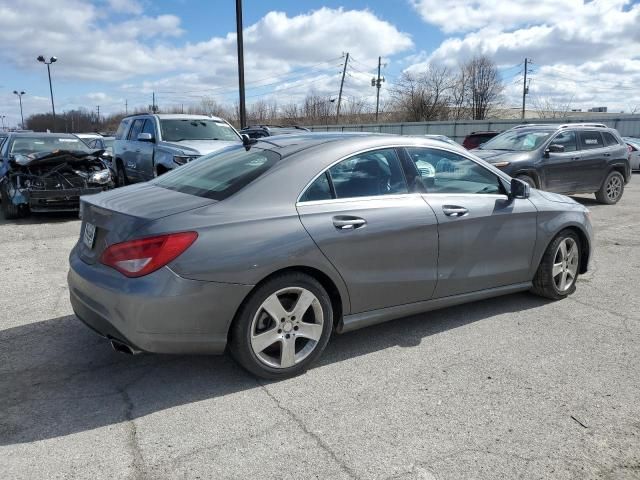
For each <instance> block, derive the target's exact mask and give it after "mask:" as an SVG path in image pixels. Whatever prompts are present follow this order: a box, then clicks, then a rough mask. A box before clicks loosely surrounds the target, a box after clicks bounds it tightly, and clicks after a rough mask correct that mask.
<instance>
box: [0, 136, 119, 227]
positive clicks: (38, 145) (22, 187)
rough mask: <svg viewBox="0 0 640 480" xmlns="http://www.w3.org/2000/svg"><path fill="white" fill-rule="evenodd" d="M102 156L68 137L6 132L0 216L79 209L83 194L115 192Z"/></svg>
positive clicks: (1, 154) (0, 166)
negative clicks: (7, 133) (104, 191)
mask: <svg viewBox="0 0 640 480" xmlns="http://www.w3.org/2000/svg"><path fill="white" fill-rule="evenodd" d="M101 153H102V150H93V149H90V148H89V147H88V146H87V145H86V144H85V143H84V142H82V141H81V140H80V139H79V138H77V137H76V136H75V135H71V134H59V133H12V134H10V135H9V137H8V138H7V139H6V140H5V141H4V142H3V143H2V148H1V150H0V159H1V162H2V163H1V164H0V196H1V199H2V212H3V214H4V217H5V218H6V219H13V218H18V217H21V216H24V215H27V214H29V212H54V211H55V212H73V211H77V210H78V209H79V206H80V196H81V195H90V194H92V193H98V192H101V191H103V190H107V189H109V188H113V186H114V182H113V178H112V174H111V171H110V170H109V168H108V166H107V165H106V164H105V163H104V161H103V160H102V159H101V158H100V155H101Z"/></svg>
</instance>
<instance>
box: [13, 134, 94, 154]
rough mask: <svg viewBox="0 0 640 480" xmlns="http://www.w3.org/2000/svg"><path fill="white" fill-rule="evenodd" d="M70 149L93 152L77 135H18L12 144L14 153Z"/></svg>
mask: <svg viewBox="0 0 640 480" xmlns="http://www.w3.org/2000/svg"><path fill="white" fill-rule="evenodd" d="M56 150H68V151H72V152H78V151H80V152H91V151H92V150H91V149H90V148H89V147H88V146H87V144H86V143H84V142H83V141H82V140H80V139H79V138H77V137H56V136H41V137H17V138H15V139H14V140H13V143H12V145H11V152H10V153H13V154H14V155H29V154H32V153H41V152H55V151H56Z"/></svg>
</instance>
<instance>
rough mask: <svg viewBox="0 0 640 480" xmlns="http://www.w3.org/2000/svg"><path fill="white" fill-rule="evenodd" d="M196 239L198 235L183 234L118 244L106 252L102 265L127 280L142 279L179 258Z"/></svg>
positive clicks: (194, 233) (101, 259)
mask: <svg viewBox="0 0 640 480" xmlns="http://www.w3.org/2000/svg"><path fill="white" fill-rule="evenodd" d="M196 238H198V234H197V233H196V232H180V233H170V234H168V235H159V236H157V237H146V238H140V239H137V240H130V241H128V242H122V243H115V244H113V245H111V246H110V247H108V248H107V249H106V250H105V251H104V252H103V253H102V256H101V257H100V262H101V263H103V264H105V265H107V266H108V267H111V268H115V269H116V270H118V271H119V272H120V273H122V274H123V275H126V276H127V277H142V276H144V275H148V274H150V273H151V272H155V271H156V270H158V269H159V268H162V267H164V266H165V265H166V264H167V263H169V262H171V261H172V260H175V259H176V258H178V256H180V255H181V254H182V253H183V252H184V251H185V250H186V249H187V248H189V247H190V246H191V244H192V243H193V242H195V241H196Z"/></svg>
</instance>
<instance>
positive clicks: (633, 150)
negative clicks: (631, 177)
mask: <svg viewBox="0 0 640 480" xmlns="http://www.w3.org/2000/svg"><path fill="white" fill-rule="evenodd" d="M623 140H624V141H625V143H626V144H627V146H628V148H629V165H630V166H631V170H640V138H634V137H624V138H623Z"/></svg>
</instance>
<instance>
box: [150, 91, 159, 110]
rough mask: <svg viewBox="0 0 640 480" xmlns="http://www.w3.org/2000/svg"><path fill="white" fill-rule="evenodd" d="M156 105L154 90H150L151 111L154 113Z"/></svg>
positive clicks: (156, 108)
mask: <svg viewBox="0 0 640 480" xmlns="http://www.w3.org/2000/svg"><path fill="white" fill-rule="evenodd" d="M157 111H158V107H157V106H156V92H151V113H156V112H157Z"/></svg>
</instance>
